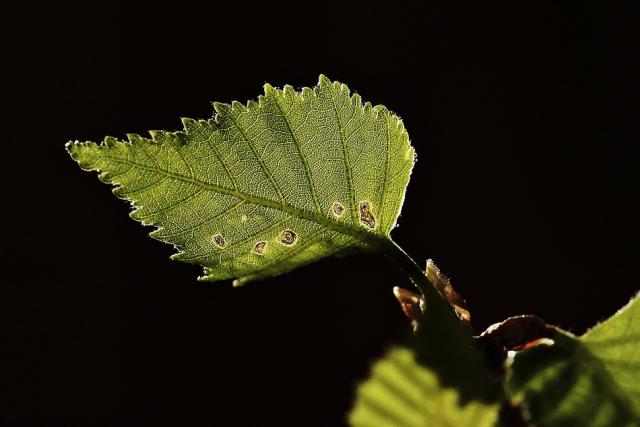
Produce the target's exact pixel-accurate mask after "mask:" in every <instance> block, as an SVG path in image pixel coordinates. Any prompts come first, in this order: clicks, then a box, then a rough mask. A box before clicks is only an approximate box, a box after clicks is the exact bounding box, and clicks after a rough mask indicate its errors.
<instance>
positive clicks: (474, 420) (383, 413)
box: [349, 347, 499, 427]
mask: <svg viewBox="0 0 640 427" xmlns="http://www.w3.org/2000/svg"><path fill="white" fill-rule="evenodd" d="M498 411H499V404H497V403H486V402H483V401H480V400H472V401H468V402H465V403H461V399H460V395H459V393H458V392H457V391H456V389H454V388H446V387H443V386H442V384H441V383H440V381H439V380H438V376H437V375H436V374H435V373H434V372H433V371H432V370H430V369H428V368H427V367H425V366H424V365H422V364H420V363H419V362H418V359H417V356H416V354H415V351H414V350H412V349H409V348H405V347H396V348H394V349H392V350H391V351H390V352H389V353H388V354H387V355H386V356H385V357H384V358H383V359H381V360H380V361H378V362H377V363H376V364H375V365H374V366H373V368H372V373H371V378H370V379H368V380H367V381H366V382H364V383H363V384H362V385H361V386H360V387H359V388H358V394H357V400H356V404H355V407H354V409H353V412H352V413H351V415H350V417H349V421H350V423H351V425H353V426H355V427H385V426H389V427H413V426H415V427H422V426H433V427H440V426H442V427H445V426H456V427H467V426H468V427H485V426H487V427H489V426H493V425H495V423H496V420H497V418H498Z"/></svg>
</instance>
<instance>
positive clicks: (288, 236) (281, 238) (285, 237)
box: [277, 229, 298, 246]
mask: <svg viewBox="0 0 640 427" xmlns="http://www.w3.org/2000/svg"><path fill="white" fill-rule="evenodd" d="M277 240H278V242H280V243H282V244H283V245H285V246H293V245H294V244H295V243H296V240H298V235H297V234H296V232H295V231H293V230H290V229H286V230H282V232H281V233H280V234H279V235H278V239H277Z"/></svg>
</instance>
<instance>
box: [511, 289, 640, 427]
mask: <svg viewBox="0 0 640 427" xmlns="http://www.w3.org/2000/svg"><path fill="white" fill-rule="evenodd" d="M553 341H554V344H553V345H539V346H536V347H533V348H531V349H529V350H525V351H522V352H519V353H518V354H517V355H516V356H515V358H514V360H513V364H512V367H511V370H510V374H509V376H508V379H507V390H508V392H509V394H510V395H511V397H512V400H513V401H514V402H515V403H517V404H524V406H525V407H526V408H527V409H528V412H529V413H530V416H531V420H532V421H533V422H534V423H536V424H539V425H544V426H549V427H556V426H567V427H568V426H585V427H591V426H593V427H596V426H598V427H599V426H602V427H607V426H611V427H614V426H615V427H625V426H628V427H631V426H640V298H639V297H638V296H636V298H634V299H633V300H632V301H631V302H630V303H629V304H628V305H627V306H626V307H624V308H623V309H622V310H620V311H619V312H618V313H616V314H615V315H613V316H612V317H611V318H609V319H608V320H606V321H605V322H603V323H601V324H599V325H597V326H596V327H594V328H593V329H591V330H590V331H588V332H587V333H586V334H584V335H583V336H582V337H579V338H578V337H575V336H573V335H571V334H569V333H567V332H564V331H560V330H558V332H557V333H556V335H555V336H554V337H553Z"/></svg>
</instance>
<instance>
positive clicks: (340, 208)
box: [331, 202, 344, 216]
mask: <svg viewBox="0 0 640 427" xmlns="http://www.w3.org/2000/svg"><path fill="white" fill-rule="evenodd" d="M331 211H332V212H333V214H334V215H335V216H342V214H343V213H344V205H343V204H342V203H340V202H334V204H333V206H332V207H331Z"/></svg>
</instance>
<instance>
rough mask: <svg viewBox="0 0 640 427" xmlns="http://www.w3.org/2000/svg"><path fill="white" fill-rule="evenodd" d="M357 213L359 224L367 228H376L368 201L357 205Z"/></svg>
mask: <svg viewBox="0 0 640 427" xmlns="http://www.w3.org/2000/svg"><path fill="white" fill-rule="evenodd" d="M358 211H359V212H360V222H361V223H363V224H364V225H366V226H367V227H369V228H375V227H376V218H375V217H374V216H373V211H372V209H371V203H370V202H368V201H366V200H365V201H362V202H360V203H359V204H358Z"/></svg>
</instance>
